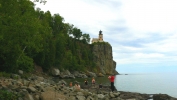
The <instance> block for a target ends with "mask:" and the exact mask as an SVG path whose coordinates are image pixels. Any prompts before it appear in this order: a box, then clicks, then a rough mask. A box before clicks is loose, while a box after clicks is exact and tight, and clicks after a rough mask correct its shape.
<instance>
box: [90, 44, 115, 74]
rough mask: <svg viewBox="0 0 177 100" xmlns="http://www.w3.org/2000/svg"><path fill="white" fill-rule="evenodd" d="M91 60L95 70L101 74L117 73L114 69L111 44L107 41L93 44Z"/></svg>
mask: <svg viewBox="0 0 177 100" xmlns="http://www.w3.org/2000/svg"><path fill="white" fill-rule="evenodd" d="M93 54H94V58H93V60H94V61H95V63H96V67H97V71H98V72H101V73H102V74H108V75H109V74H118V72H117V71H116V70H115V68H116V62H115V61H114V60H113V55H112V46H111V45H110V44H109V43H107V42H102V43H96V44H93Z"/></svg>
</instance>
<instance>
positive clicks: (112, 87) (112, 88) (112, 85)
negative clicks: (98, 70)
mask: <svg viewBox="0 0 177 100" xmlns="http://www.w3.org/2000/svg"><path fill="white" fill-rule="evenodd" d="M111 91H112V92H113V91H114V82H111Z"/></svg>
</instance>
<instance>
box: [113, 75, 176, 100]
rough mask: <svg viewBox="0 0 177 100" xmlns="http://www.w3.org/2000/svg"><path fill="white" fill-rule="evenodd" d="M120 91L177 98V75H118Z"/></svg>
mask: <svg viewBox="0 0 177 100" xmlns="http://www.w3.org/2000/svg"><path fill="white" fill-rule="evenodd" d="M115 87H116V88H117V89H118V91H130V92H140V93H147V94H155V93H156V94H158V93H162V94H168V95H170V96H173V97H176V98H177V73H159V74H128V75H117V76H116V80H115Z"/></svg>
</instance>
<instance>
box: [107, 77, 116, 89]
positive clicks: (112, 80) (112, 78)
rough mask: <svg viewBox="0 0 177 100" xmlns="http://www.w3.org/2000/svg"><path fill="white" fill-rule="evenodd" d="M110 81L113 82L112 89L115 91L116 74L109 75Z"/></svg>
mask: <svg viewBox="0 0 177 100" xmlns="http://www.w3.org/2000/svg"><path fill="white" fill-rule="evenodd" d="M108 78H109V80H110V82H111V91H112V92H113V91H114V89H115V87H114V80H115V76H114V75H111V76H109V77H108Z"/></svg>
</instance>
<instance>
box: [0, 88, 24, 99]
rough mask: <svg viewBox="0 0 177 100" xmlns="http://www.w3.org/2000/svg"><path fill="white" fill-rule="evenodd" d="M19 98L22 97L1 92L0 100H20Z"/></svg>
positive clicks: (5, 91)
mask: <svg viewBox="0 0 177 100" xmlns="http://www.w3.org/2000/svg"><path fill="white" fill-rule="evenodd" d="M19 97H21V95H19V94H15V93H13V92H9V91H7V90H0V100H18V98H19Z"/></svg>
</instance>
